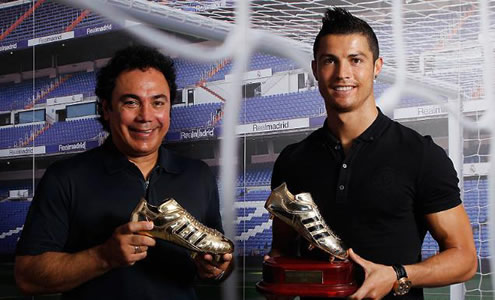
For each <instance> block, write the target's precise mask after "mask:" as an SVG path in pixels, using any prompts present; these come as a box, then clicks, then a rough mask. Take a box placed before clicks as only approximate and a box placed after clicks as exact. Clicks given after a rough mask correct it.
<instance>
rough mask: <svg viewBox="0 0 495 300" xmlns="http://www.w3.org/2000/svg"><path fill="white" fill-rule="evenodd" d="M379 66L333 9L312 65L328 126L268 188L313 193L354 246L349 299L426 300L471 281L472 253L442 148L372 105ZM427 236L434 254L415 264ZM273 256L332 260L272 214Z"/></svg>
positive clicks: (374, 47)
mask: <svg viewBox="0 0 495 300" xmlns="http://www.w3.org/2000/svg"><path fill="white" fill-rule="evenodd" d="M382 65H383V61H382V58H380V57H379V48H378V41H377V38H376V36H375V33H374V32H373V30H372V29H371V27H370V26H369V25H368V24H367V23H366V22H365V21H363V20H361V19H359V18H356V17H354V16H352V15H351V14H350V13H349V12H347V11H345V10H343V9H340V8H333V9H329V10H328V11H327V12H326V14H325V17H324V18H323V27H322V29H321V31H320V32H319V34H318V36H317V37H316V40H315V44H314V61H313V62H312V69H313V74H314V76H315V78H316V79H317V80H318V87H319V90H320V93H321V95H322V97H323V98H324V100H325V106H326V110H327V120H326V121H325V124H324V126H323V127H322V128H320V129H319V130H317V131H315V132H314V133H312V134H311V135H310V136H309V137H308V138H306V139H305V140H303V141H301V142H299V143H296V144H293V145H289V146H288V147H287V148H285V149H284V151H282V153H281V154H280V156H279V158H278V159H277V161H276V163H275V167H274V171H273V177H272V188H276V187H277V186H279V185H280V184H281V183H283V182H286V183H287V185H288V188H289V190H290V192H291V193H293V194H297V193H301V192H309V193H311V195H312V197H313V199H314V201H315V203H316V204H317V205H318V207H319V210H320V212H321V214H322V216H323V217H324V218H325V220H326V222H327V224H328V225H329V226H330V228H332V229H333V230H334V231H335V232H336V233H337V235H339V237H341V238H342V240H343V241H344V242H345V243H346V244H347V245H348V246H349V247H351V248H352V249H351V250H349V256H350V258H351V259H352V260H353V261H354V262H355V263H356V264H358V265H360V266H361V267H362V269H361V271H362V274H360V275H361V276H360V277H361V279H360V280H361V282H360V288H359V289H358V290H357V291H356V292H355V293H354V294H353V295H351V296H350V298H351V299H368V298H369V299H380V298H386V299H397V298H400V299H423V291H422V289H421V287H432V286H441V285H448V284H451V283H455V282H461V281H466V280H468V279H470V278H471V277H472V276H473V275H474V273H475V271H476V268H477V258H476V250H475V246H474V241H473V236H472V232H471V227H470V223H469V219H468V217H467V215H466V212H465V210H464V208H463V206H462V205H461V200H460V193H459V189H458V186H457V184H458V179H457V175H456V172H455V170H454V168H453V165H452V163H451V161H450V160H449V158H448V157H447V155H446V154H445V152H444V151H443V149H441V148H440V147H439V146H437V145H435V144H434V142H433V141H432V139H431V137H429V136H426V137H423V136H420V135H419V134H418V133H416V132H414V131H413V130H411V129H409V128H406V127H404V126H402V125H400V124H398V123H396V122H394V121H392V120H390V119H389V118H388V117H386V116H385V115H383V114H382V113H381V112H380V110H379V109H378V108H377V107H376V103H375V98H374V95H373V80H374V79H375V78H376V77H377V76H378V74H379V73H380V71H381V68H382ZM428 230H429V231H430V232H431V234H432V236H433V237H434V238H435V239H436V241H437V242H438V244H439V245H440V253H439V254H438V255H435V256H433V257H430V258H428V259H426V260H424V261H421V245H422V242H423V239H424V237H425V234H426V231H428ZM298 243H299V245H298ZM358 254H359V255H358ZM270 255H272V256H280V255H301V256H304V257H309V258H314V259H328V255H324V254H323V253H322V252H321V251H319V250H318V249H314V250H312V251H309V250H308V244H307V243H306V241H305V240H303V241H300V242H298V240H297V234H296V233H295V231H293V230H292V229H291V228H290V227H288V226H287V225H286V224H285V223H282V222H281V221H280V220H278V219H276V218H275V219H274V222H273V244H272V250H271V252H270ZM399 279H400V280H399ZM407 281H410V282H411V283H412V289H410V290H409V288H408V286H407V284H405V283H406V282H407ZM399 287H402V288H403V289H402V290H401V291H399ZM394 292H395V293H398V294H403V295H401V296H393V293H394Z"/></svg>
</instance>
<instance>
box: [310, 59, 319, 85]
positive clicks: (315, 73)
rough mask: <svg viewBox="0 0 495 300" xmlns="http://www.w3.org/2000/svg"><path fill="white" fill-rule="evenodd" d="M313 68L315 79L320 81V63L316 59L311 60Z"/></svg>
mask: <svg viewBox="0 0 495 300" xmlns="http://www.w3.org/2000/svg"><path fill="white" fill-rule="evenodd" d="M311 69H312V70H313V76H314V77H315V79H316V80H317V81H318V72H317V70H318V65H317V63H316V60H312V61H311Z"/></svg>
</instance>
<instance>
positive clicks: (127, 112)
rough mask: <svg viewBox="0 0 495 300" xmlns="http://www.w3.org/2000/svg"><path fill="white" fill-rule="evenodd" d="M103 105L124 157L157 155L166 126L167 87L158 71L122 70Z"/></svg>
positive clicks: (167, 121)
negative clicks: (109, 101) (108, 100)
mask: <svg viewBox="0 0 495 300" xmlns="http://www.w3.org/2000/svg"><path fill="white" fill-rule="evenodd" d="M109 104H111V107H109ZM103 109H104V118H105V120H106V121H108V123H109V127H110V133H111V134H112V140H113V142H114V144H115V146H116V147H117V149H119V150H120V152H122V153H123V154H124V155H126V156H127V157H128V158H137V157H144V156H158V148H159V147H160V145H161V143H162V141H163V139H164V137H165V135H166V134H167V131H168V128H169V126H170V88H169V86H168V83H167V81H166V79H165V77H164V76H163V74H162V73H161V72H160V71H158V70H156V69H153V68H148V69H146V70H144V71H143V70H139V69H134V70H129V71H124V72H122V73H121V74H120V75H119V76H118V77H117V79H116V81H115V88H114V90H113V92H112V99H111V103H108V102H107V101H106V100H104V102H103Z"/></svg>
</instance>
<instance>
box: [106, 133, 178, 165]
mask: <svg viewBox="0 0 495 300" xmlns="http://www.w3.org/2000/svg"><path fill="white" fill-rule="evenodd" d="M102 148H103V152H104V155H105V160H104V164H105V168H106V170H107V171H108V172H109V173H110V174H112V173H116V172H119V171H121V170H123V169H125V168H129V167H130V166H134V164H133V163H131V162H130V161H129V160H128V159H127V157H126V156H125V155H124V154H122V152H120V151H119V150H118V149H117V147H116V146H115V144H114V143H113V141H112V136H109V137H108V138H107V139H106V140H105V143H104V144H103V146H102ZM158 151H159V153H158V162H157V165H156V166H155V168H156V169H158V171H162V170H163V171H165V172H168V173H174V174H179V173H181V172H182V170H183V168H182V166H181V165H180V164H179V161H178V159H177V158H176V155H175V154H174V153H172V152H171V151H169V150H167V149H165V148H164V147H163V146H160V148H158Z"/></svg>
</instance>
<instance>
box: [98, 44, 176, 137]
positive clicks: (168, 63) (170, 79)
mask: <svg viewBox="0 0 495 300" xmlns="http://www.w3.org/2000/svg"><path fill="white" fill-rule="evenodd" d="M148 68H153V69H156V70H158V71H160V72H162V74H163V76H165V79H166V80H167V83H168V86H169V87H170V99H169V101H170V105H172V102H173V101H174V99H175V95H176V93H177V84H176V83H175V77H176V75H175V68H174V62H173V60H172V59H171V58H170V57H168V56H165V55H163V54H161V53H160V52H158V50H156V49H153V48H150V47H147V46H141V45H139V46H129V47H127V48H124V49H121V50H119V51H117V52H116V53H115V54H114V56H113V57H112V59H110V61H109V62H108V64H107V65H106V66H104V67H103V68H101V70H100V71H99V72H98V76H97V79H96V87H95V94H96V96H98V102H97V103H98V113H99V114H100V118H99V121H100V123H101V124H102V125H103V128H104V129H105V130H107V131H109V126H108V122H107V121H105V119H104V118H103V104H102V102H103V100H107V101H108V103H109V104H110V105H111V101H112V92H113V89H114V88H115V81H116V79H117V77H118V76H119V75H120V74H121V73H122V72H124V71H131V70H136V69H139V70H143V71H144V70H146V69H148ZM110 109H111V107H110Z"/></svg>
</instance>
